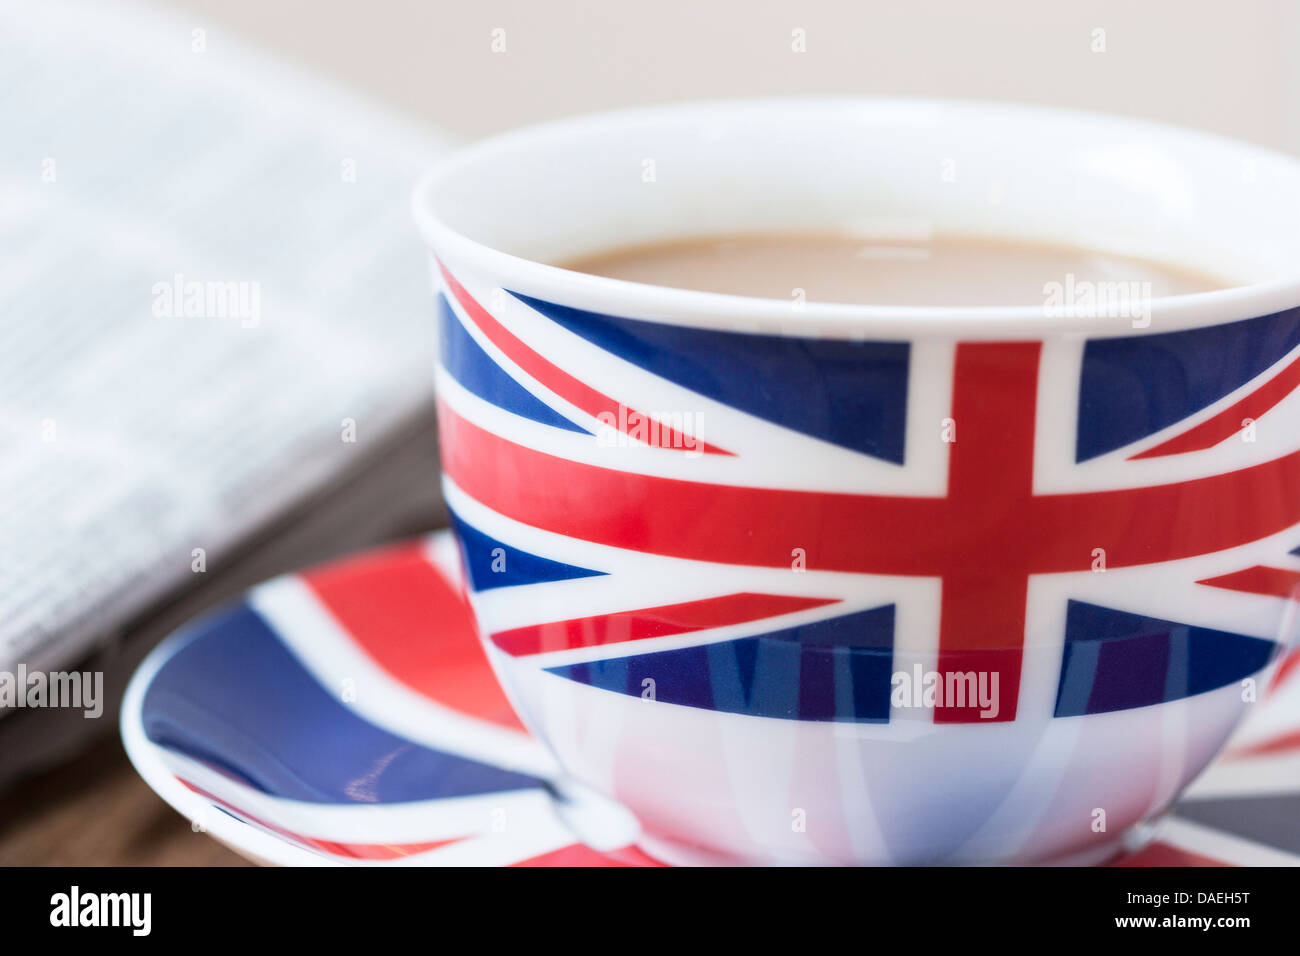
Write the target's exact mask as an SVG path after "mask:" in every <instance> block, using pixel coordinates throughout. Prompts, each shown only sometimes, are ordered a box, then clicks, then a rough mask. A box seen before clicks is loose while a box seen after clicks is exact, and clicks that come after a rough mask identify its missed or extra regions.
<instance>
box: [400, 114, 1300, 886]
mask: <svg viewBox="0 0 1300 956" xmlns="http://www.w3.org/2000/svg"><path fill="white" fill-rule="evenodd" d="M415 210H416V216H417V219H418V222H419V224H420V227H421V229H422V231H423V234H424V236H425V239H426V241H427V242H428V245H429V248H430V250H431V252H432V255H433V257H434V271H435V276H436V277H437V283H438V286H439V289H440V294H441V297H442V299H443V303H442V305H441V310H440V315H439V322H440V330H441V342H442V352H441V359H440V367H439V369H438V388H439V396H440V428H441V445H442V455H443V466H444V479H443V482H444V488H445V492H446V498H447V502H448V504H449V506H450V508H451V509H452V511H453V513H454V515H455V519H456V521H455V523H456V526H457V530H458V532H459V535H460V540H461V543H462V548H463V552H464V555H465V560H466V566H467V570H468V581H469V585H470V592H471V594H470V597H471V602H472V605H473V608H474V612H475V614H476V615H477V619H478V623H479V627H480V629H481V632H482V634H483V638H484V643H485V646H486V648H487V650H488V654H489V656H490V658H491V660H492V663H493V666H494V667H495V669H496V672H497V674H498V675H499V676H500V678H501V681H502V683H503V684H504V685H505V687H506V689H507V691H508V693H509V694H510V697H511V699H512V700H513V702H514V703H515V705H516V706H517V708H518V710H519V712H520V714H521V716H522V717H523V719H524V720H525V721H526V722H527V723H528V725H529V726H530V727H531V728H532V729H533V730H535V731H536V732H537V733H538V734H539V735H540V736H541V737H542V738H543V739H544V740H546V741H547V742H548V743H549V745H550V746H551V747H552V748H553V749H554V751H555V753H556V754H557V755H558V757H559V759H560V761H561V762H562V763H563V765H564V766H565V767H566V768H567V769H568V770H569V771H570V772H571V773H572V774H573V775H574V776H575V777H576V778H577V779H579V780H581V781H582V782H584V783H586V784H588V785H590V786H592V787H594V788H595V789H597V790H599V791H601V792H604V793H606V794H608V795H610V796H612V797H614V798H616V799H618V800H619V801H622V802H623V803H625V804H626V805H627V806H628V807H630V808H631V809H632V810H633V811H634V812H635V813H636V815H637V816H638V818H639V819H640V820H641V823H642V825H643V827H644V828H645V831H646V835H647V845H648V847H649V848H650V849H651V850H652V852H655V853H659V854H661V855H662V856H665V857H668V858H670V859H672V860H674V861H688V860H738V861H793V862H832V863H908V864H914V863H945V862H987V861H1010V862H1037V861H1064V860H1079V861H1086V860H1099V859H1103V858H1105V857H1106V856H1107V855H1108V854H1110V853H1113V852H1115V849H1116V848H1117V846H1118V845H1119V842H1120V840H1121V838H1122V836H1123V835H1124V833H1125V831H1127V830H1129V828H1131V827H1132V826H1134V825H1135V824H1137V823H1139V822H1140V821H1143V820H1145V819H1147V818H1150V817H1152V816H1153V815H1155V814H1158V813H1159V812H1160V811H1161V810H1162V809H1163V808H1165V807H1166V806H1167V805H1168V804H1169V803H1170V801H1171V800H1173V799H1174V797H1175V796H1176V795H1177V794H1178V793H1179V791H1180V790H1181V789H1182V788H1183V787H1184V786H1185V785H1186V784H1187V783H1188V782H1189V781H1190V780H1191V778H1192V777H1194V776H1195V775H1196V774H1197V773H1198V772H1199V771H1200V770H1201V769H1202V768H1203V767H1204V766H1205V765H1206V764H1207V763H1208V762H1209V761H1210V759H1211V758H1212V757H1213V756H1214V755H1215V753H1216V752H1217V751H1218V750H1219V748H1220V747H1221V746H1222V744H1223V742H1224V741H1225V739H1226V738H1227V736H1228V734H1229V732H1230V731H1231V730H1232V728H1233V726H1234V725H1235V723H1236V722H1237V720H1238V719H1239V717H1240V716H1241V715H1242V714H1243V712H1244V711H1245V710H1246V709H1247V708H1248V707H1249V706H1250V702H1251V701H1252V700H1253V699H1254V697H1255V696H1256V695H1257V693H1258V690H1259V688H1257V687H1256V684H1255V682H1256V681H1259V680H1260V679H1261V675H1262V674H1263V672H1264V669H1265V668H1266V667H1267V666H1268V665H1269V663H1270V662H1271V661H1272V660H1273V659H1274V658H1275V656H1276V652H1277V650H1278V648H1279V647H1280V646H1281V645H1283V644H1285V643H1287V642H1289V641H1290V639H1291V634H1290V629H1291V622H1292V617H1293V613H1292V612H1293V609H1294V602H1293V601H1292V591H1293V588H1294V587H1295V585H1296V583H1297V582H1298V581H1300V560H1297V558H1296V557H1295V556H1294V555H1293V554H1292V551H1293V549H1297V548H1298V547H1300V526H1298V525H1300V396H1297V395H1296V394H1294V391H1293V390H1294V387H1295V385H1296V384H1297V383H1300V229H1298V228H1297V227H1296V223H1297V222H1300V164H1297V163H1296V162H1295V161H1293V160H1291V159H1289V158H1286V157H1283V156H1280V155H1277V154H1273V153H1269V152H1267V151H1264V150H1261V149H1257V148H1254V147H1250V146H1246V145H1243V144H1239V143H1234V142H1230V141H1226V140H1223V139H1219V138H1216V137H1212V136H1209V135H1204V134H1200V133H1195V132H1191V131H1186V130H1180V129H1173V128H1168V127H1163V126H1157V125H1153V124H1148V123H1144V122H1139V121H1134V120H1128V119H1119V118H1112V117H1104V116H1096V115H1089V114H1081V113H1073V112H1062V111H1050V110H1042V109H1034V108H1025V107H1012V106H1002V105H995V104H976V103H955V102H954V103H945V102H930V101H898V100H852V99H849V100H838V99H824V100H774V101H752V102H743V101H742V102H729V103H728V102H722V103H707V104H697V105H683V106H671V107H664V108H656V109H647V110H638V111H631V112H622V113H614V114H610V115H605V116H597V117H591V118H580V119H574V120H569V121H564V122H560V123H555V124H550V125H546V126H542V127H538V128H535V129H530V130H525V131H522V132H518V133H513V134H509V135H506V136H502V137H499V138H496V139H493V140H490V141H488V142H484V143H482V144H479V145H476V146H474V147H472V148H470V149H468V150H465V151H464V152H462V153H460V154H459V155H457V156H456V157H454V158H452V159H450V160H449V161H447V162H446V163H444V164H443V165H441V166H439V167H438V168H437V169H436V170H434V171H433V172H432V173H431V174H430V176H429V177H428V178H427V179H426V180H425V181H424V182H423V183H422V184H421V186H420V187H419V189H418V192H417V195H416V198H415ZM918 220H919V221H923V222H925V223H927V224H929V226H930V227H931V228H932V229H933V230H934V232H936V233H939V234H947V233H952V234H961V235H967V236H971V235H973V236H989V237H996V238H1014V239H1021V240H1043V241H1050V242H1053V243H1071V244H1077V245H1083V246H1090V247H1096V248H1101V249H1106V250H1109V251H1112V252H1117V253H1122V254H1127V255H1134V256H1140V257H1147V258H1152V259H1157V260H1164V261H1169V262H1172V263H1177V264H1179V265H1181V266H1184V267H1188V268H1192V269H1200V270H1203V271H1205V272H1208V273H1211V274H1213V275H1217V276H1220V277H1224V278H1225V279H1226V280H1227V281H1228V282H1230V283H1231V284H1233V287H1232V288H1230V289H1228V290H1226V291H1218V292H1209V293H1204V294H1196V295H1187V296H1177V297H1171V298H1165V299H1155V300H1152V301H1146V300H1143V299H1141V298H1140V297H1139V298H1137V299H1134V300H1131V301H1130V300H1124V301H1122V302H1121V301H1120V299H1117V298H1115V297H1114V296H1113V295H1112V296H1110V297H1107V295H1105V294H1104V293H1106V292H1107V290H1089V291H1090V292H1099V293H1102V294H1099V295H1097V296H1093V297H1091V298H1089V299H1088V302H1086V303H1085V302H1081V301H1067V302H1064V303H1063V302H1061V301H1059V296H1056V300H1053V294H1052V293H1049V291H1048V290H1047V288H1046V287H1045V290H1044V292H1045V295H1044V301H1043V302H1026V303H1024V305H1023V306H1019V307H1015V308H987V307H986V308H905V307H873V306H870V305H862V306H853V305H830V304H820V303H816V302H802V301H801V300H800V298H799V296H798V295H797V294H794V295H792V299H791V300H790V301H778V300H765V299H757V298H744V297H739V296H725V295H714V294H707V293H701V292H692V291H682V290H675V289H668V288H660V287H654V286H647V285H640V284H634V283H629V282H622V281H617V280H612V279H607V278H598V277H594V276H590V275H583V274H578V273H575V272H571V271H566V270H564V269H561V268H557V267H555V266H554V265H549V264H546V263H553V262H557V261H564V260H566V259H568V258H570V257H574V256H578V255H582V254H586V253H591V252H595V251H599V250H603V249H607V248H610V247H613V246H625V245H631V244H635V243H641V242H650V241H655V240H661V239H670V238H678V237H687V236H692V235H706V234H718V233H739V232H750V231H772V230H808V229H817V230H826V229H846V230H853V229H859V230H864V229H865V230H877V231H878V230H879V228H880V227H881V224H882V223H889V222H899V221H904V222H916V221H918ZM1060 278H1061V279H1062V282H1063V287H1064V284H1068V282H1069V281H1070V280H1069V277H1060ZM1058 291H1059V290H1058ZM1109 291H1111V292H1113V291H1115V290H1109ZM1121 298H1122V297H1121ZM1099 302H1100V303H1103V306H1102V307H1098V303H1099ZM1125 303H1127V305H1125Z"/></svg>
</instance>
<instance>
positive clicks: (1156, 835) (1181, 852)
mask: <svg viewBox="0 0 1300 956" xmlns="http://www.w3.org/2000/svg"><path fill="white" fill-rule="evenodd" d="M460 568H461V564H460V558H459V555H458V551H457V547H456V544H455V541H454V539H453V538H452V537H451V535H450V534H449V533H447V532H440V533H437V534H434V535H431V536H429V537H427V538H425V539H422V540H420V541H415V542H409V543H405V544H400V545H396V546H393V547H390V548H386V549H383V550H379V551H374V552H369V553H366V554H362V555H359V556H357V557H353V558H349V559H346V560H343V561H340V562H336V563H332V564H328V565H325V566H322V567H319V568H314V569H311V570H308V571H305V572H303V573H300V574H295V575H287V576H285V577H281V578H276V579H274V580H272V581H268V582H267V583H265V584H262V585H260V586H258V587H256V588H254V589H253V590H251V591H250V592H249V593H248V594H247V595H245V597H244V598H243V600H242V601H240V602H238V603H237V604H234V605H232V606H229V607H227V608H225V609H223V610H221V611H218V612H216V613H213V614H211V615H209V616H207V617H205V618H204V619H202V620H200V621H198V622H196V623H194V624H192V625H190V626H189V627H187V628H185V629H183V630H182V631H180V632H178V633H177V634H175V635H173V636H172V637H171V638H169V639H168V640H167V641H165V642H164V643H163V644H161V645H160V646H159V647H158V648H157V649H156V650H155V651H154V652H153V653H152V654H151V655H150V656H149V657H148V658H147V659H146V660H145V662H144V663H143V664H142V665H141V666H140V669H139V671H138V672H137V673H136V675H135V677H134V678H133V679H132V681H131V685H130V687H129V688H128V690H127V693H126V697H125V700H124V702H123V707H122V728H121V729H122V738H123V741H124V743H125V746H126V751H127V754H128V755H129V756H130V758H131V762H132V763H133V764H134V765H135V768H136V770H137V771H138V772H139V773H140V775H141V776H142V777H143V778H144V780H145V782H146V783H148V784H149V786H150V787H152V788H153V789H154V790H155V791H156V792H157V793H158V794H159V796H161V797H162V798H163V799H164V800H166V801H167V802H168V803H169V804H171V806H172V807H174V808H175V809H176V810H177V811H179V812H180V813H181V814H182V815H184V816H185V817H187V818H189V819H190V820H191V821H193V823H194V824H195V826H196V828H201V829H203V830H205V831H206V832H207V833H208V834H210V835H211V836H213V837H215V838H216V839H218V840H220V841H221V842H223V843H225V844H226V845H228V846H229V847H231V848H232V849H234V850H235V851H236V852H238V853H240V854H242V855H244V856H246V857H248V858H249V859H251V860H254V861H256V862H259V863H265V864H279V865H331V864H333V865H420V866H440V865H451V866H464V865H475V866H654V865H659V864H658V861H656V860H655V859H654V858H653V857H652V856H650V855H649V854H647V853H646V852H645V851H643V850H641V849H639V848H638V843H639V841H640V837H641V833H640V828H639V826H638V824H637V822H636V820H635V819H634V818H633V817H632V815H631V814H630V813H628V812H627V811H626V810H625V809H623V808H622V807H620V806H618V805H616V804H614V803H612V802H610V801H608V800H606V799H604V798H602V797H599V796H597V795H595V794H592V793H590V792H589V791H587V790H586V789H585V788H583V787H581V786H579V785H578V784H576V783H574V782H573V781H571V780H568V779H566V778H565V776H564V775H563V773H562V772H561V771H560V769H559V767H558V766H557V765H556V763H555V761H554V759H553V758H552V756H551V754H550V752H549V751H548V750H546V749H545V748H544V747H543V746H542V745H541V743H539V742H538V741H537V740H536V739H535V738H534V737H533V736H532V735H531V734H530V733H529V732H528V731H527V730H526V729H525V728H524V726H523V725H522V724H521V723H520V722H519V720H518V718H517V717H516V716H515V713H514V711H513V710H512V709H511V707H510V704H509V702H508V701H507V699H506V697H505V695H504V694H503V692H502V691H501V689H500V687H499V685H498V683H497V680H496V677H495V675H494V674H493V673H492V670H491V667H490V665H489V664H488V661H487V658H486V657H485V655H484V653H483V650H482V648H481V647H480V645H479V642H478V639H477V637H476V636H475V633H474V622H473V619H472V616H471V612H470V610H469V608H468V605H467V604H466V603H465V600H464V596H463V595H464V590H463V586H462V580H461V570H460ZM1116 862H1117V863H1118V864H1119V865H1128V866H1233V865H1238V866H1240V865H1284V866H1288V865H1289V866H1293V865H1300V652H1292V654H1291V656H1290V657H1289V658H1288V659H1287V660H1286V661H1284V662H1283V664H1282V666H1281V667H1280V668H1279V669H1278V671H1277V673H1276V676H1275V678H1274V680H1273V683H1272V685H1271V686H1270V688H1269V691H1268V693H1267V695H1266V697H1265V700H1264V701H1262V702H1261V703H1260V704H1259V705H1257V709H1256V710H1255V712H1254V713H1253V714H1252V715H1251V716H1250V718H1249V719H1248V720H1247V721H1246V723H1245V725H1244V726H1243V727H1242V728H1241V729H1240V730H1239V731H1238V733H1237V735H1236V736H1235V737H1234V738H1233V742H1232V743H1231V744H1230V746H1229V747H1228V749H1227V751H1226V752H1225V753H1224V754H1223V755H1222V756H1221V757H1220V758H1219V760H1218V761H1217V762H1216V763H1215V764H1214V765H1212V766H1211V768H1210V769H1209V770H1208V771H1207V772H1206V773H1205V774H1204V775H1202V777H1201V778H1200V779H1199V780H1198V781H1197V782H1196V783H1195V784H1193V786H1192V788H1191V789H1190V791H1189V792H1188V793H1187V794H1185V795H1184V797H1183V799H1182V801H1181V802H1180V803H1179V804H1178V805H1177V806H1176V807H1175V808H1174V810H1173V812H1172V813H1171V814H1169V815H1168V816H1166V817H1165V818H1163V819H1162V820H1161V821H1160V822H1158V823H1157V824H1155V826H1154V832H1153V834H1152V835H1150V837H1149V838H1148V839H1146V840H1145V841H1144V842H1143V843H1142V846H1141V849H1138V850H1135V851H1134V852H1132V853H1130V854H1129V855H1128V856H1126V857H1124V858H1122V859H1120V860H1118V861H1116Z"/></svg>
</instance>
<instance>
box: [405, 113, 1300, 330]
mask: <svg viewBox="0 0 1300 956" xmlns="http://www.w3.org/2000/svg"><path fill="white" fill-rule="evenodd" d="M801 106H807V107H814V108H826V107H828V106H837V107H842V108H844V109H846V110H847V109H859V110H863V109H871V108H873V107H874V108H882V109H892V110H897V109H900V108H906V107H909V106H911V107H914V108H916V109H917V110H918V111H920V110H931V111H933V110H940V111H941V110H959V111H965V112H967V113H968V114H970V113H977V112H979V111H987V112H988V113H989V114H990V115H995V114H1001V115H1003V116H1006V115H1008V114H1012V115H1016V116H1017V117H1019V118H1023V119H1024V120H1025V121H1026V122H1027V123H1030V122H1033V121H1035V120H1036V119H1038V120H1045V121H1058V122H1059V121H1061V120H1066V119H1069V118H1071V117H1073V118H1076V119H1078V120H1081V121H1088V122H1093V123H1098V122H1104V123H1107V124H1111V125H1113V126H1114V127H1115V128H1116V129H1117V131H1127V132H1129V133H1137V134H1141V135H1145V136H1148V137H1151V138H1154V139H1159V140H1160V141H1161V142H1162V143H1163V144H1165V145H1168V146H1170V147H1177V146H1179V145H1180V144H1181V146H1182V148H1183V149H1194V148H1196V147H1197V146H1198V145H1200V146H1205V145H1212V146H1217V147H1218V148H1225V147H1228V148H1231V149H1233V150H1236V151H1237V152H1239V153H1240V154H1241V155H1242V156H1243V158H1253V159H1258V160H1262V161H1265V162H1268V163H1272V164H1280V165H1283V166H1290V167H1292V168H1293V169H1294V171H1295V173H1296V176H1297V179H1298V180H1300V160H1297V159H1296V158H1294V157H1292V156H1290V155H1288V154H1286V153H1282V152H1278V151H1276V150H1270V149H1267V148H1265V147H1262V146H1256V145H1253V144H1250V143H1246V142H1242V141H1238V140H1235V139H1232V138H1230V137H1225V136H1219V135H1217V134H1213V133H1207V132H1203V131H1200V130H1196V129H1191V128H1187V127H1182V126H1176V125H1172V124H1166V123H1157V122H1153V121H1150V120H1142V119H1135V118H1131V117H1125V116H1118V115H1114V114H1108V113H1100V112H1093V111H1085V110H1073V109H1062V108H1056V107H1041V106H1028V105H1022V104H1013V103H1002V102H996V101H981V100H959V99H926V98H908V97H836V96H829V97H769V98H761V99H752V98H750V99H746V98H742V99H730V100H726V99H723V100H705V101H694V102H684V103H680V104H670V105H665V106H650V107H638V108H632V109H624V110H615V111H609V112H601V113H591V114H585V115H581V116H575V117H570V118H566V119H561V120H555V121H551V122H546V123H540V124H536V125H531V126H526V127H523V128H520V129H517V130H513V131H510V132H506V133H502V134H499V135H496V136H492V137H489V138H487V139H484V140H481V141H479V142H476V143H473V144H471V145H469V146H466V147H464V148H462V149H460V150H457V151H456V152H455V153H453V154H452V155H451V156H450V157H448V158H447V159H445V160H443V161H442V162H440V163H437V164H436V165H435V166H434V167H433V168H432V169H430V170H429V171H428V172H427V173H425V174H424V176H423V177H422V178H421V179H420V181H419V183H418V184H417V186H416V188H415V192H414V194H413V196H412V211H413V214H414V217H415V221H416V225H417V227H418V228H419V230H420V233H421V235H422V236H423V238H424V240H425V242H426V243H427V244H428V245H429V247H430V248H431V249H432V250H435V251H436V252H437V254H439V255H446V256H447V257H449V258H450V259H452V260H453V261H454V262H455V263H456V264H458V265H459V264H467V265H469V266H470V267H471V268H474V269H477V270H481V271H482V272H483V273H485V274H487V275H491V276H502V277H505V276H509V277H510V282H511V283H512V285H513V287H514V289H515V290H516V291H520V292H524V293H526V294H528V295H532V296H535V297H537V298H540V299H545V300H547V301H554V302H558V303H562V304H565V305H573V306H577V307H580V308H584V309H589V310H591V311H595V312H606V313H610V314H613V315H620V316H628V317H636V318H643V319H650V320H654V321H661V322H665V323H668V324H674V325H683V326H688V327H692V328H714V329H723V330H738V331H746V332H760V333H762V332H766V333H771V334H779V335H791V334H798V335H804V336H826V337H837V338H839V337H844V338H856V339H862V338H872V337H875V338H886V339H894V338H916V337H918V336H946V337H959V338H962V339H999V338H1001V339H1043V338H1044V337H1048V336H1052V335H1059V334H1074V335H1083V334H1093V335H1099V336H1103V337H1107V338H1110V337H1117V336H1123V335H1143V334H1151V333H1153V332H1157V331H1177V330H1181V329H1187V328H1195V327H1198V326H1206V325H1216V324H1220V323H1223V322H1230V321H1234V320H1238V319H1246V318H1253V317H1255V316H1262V315H1269V314H1271V313H1275V312H1280V311H1283V310H1285V309H1288V308H1294V307H1296V306H1300V261H1298V262H1297V266H1296V270H1295V272H1294V273H1293V274H1290V275H1284V276H1281V277H1279V278H1275V279H1268V280H1265V281H1260V282H1253V283H1249V284H1244V285H1238V286H1232V287H1229V288H1226V289H1217V290H1214V291H1209V292H1196V293H1188V294H1183V295H1173V296H1160V297H1157V298H1153V299H1152V300H1151V302H1150V316H1151V322H1150V324H1149V325H1148V326H1144V327H1141V328H1134V327H1132V326H1131V325H1130V324H1128V323H1126V322H1117V321H1116V319H1115V318H1114V317H1112V316H1107V315H1104V314H1088V313H1086V312H1083V313H1082V314H1075V315H1071V316H1067V317H1049V316H1045V315H1044V312H1043V306H1042V305H1024V306H894V305H888V306H886V305H855V304H847V303H832V302H818V301H811V300H810V301H808V302H806V303H803V305H802V307H801V309H800V311H799V313H798V315H797V316H792V315H791V308H790V302H789V301H788V300H784V299H769V298H759V297H752V296H741V295H729V294H721V293H713V292H699V291H695V290H689V289H676V288H672V287H669V286H659V285H651V284H647V283H641V282H630V281H627V280H623V279H611V278H607V277H604V276H595V275H590V274H588V273H583V272H576V271H573V270H570V269H565V268H563V267H561V266H555V265H548V264H546V263H542V262H537V261H535V260H532V259H527V258H523V257H520V256H516V255H511V254H510V253H507V252H503V251H501V250H499V249H494V248H492V247H491V246H489V245H485V244H483V243H481V242H478V241H476V240H474V239H471V238H469V237H468V236H466V235H465V234H464V233H462V232H460V231H458V230H456V229H454V228H452V227H451V226H450V225H448V224H447V223H446V222H445V221H444V220H443V219H442V217H441V216H440V215H439V212H438V209H437V204H436V201H435V197H436V194H437V191H438V189H439V187H440V186H442V185H443V184H444V183H445V182H446V181H447V180H448V179H450V178H451V177H453V176H454V175H456V174H457V173H459V172H461V171H462V170H463V169H465V168H466V167H469V166H472V165H473V164H475V163H476V162H479V161H480V160H482V159H483V158H486V157H489V156H492V155H494V154H497V153H501V152H509V153H510V154H512V155H513V156H514V157H516V158H518V159H524V158H525V157H526V153H527V151H528V150H529V149H530V148H531V147H533V146H535V145H537V144H540V143H544V142H549V141H553V140H555V139H561V138H564V137H567V136H570V135H572V134H575V133H579V132H582V133H589V132H590V131H591V130H592V129H593V128H595V127H599V126H605V127H607V128H610V129H617V128H619V127H620V126H625V125H629V124H640V123H644V122H646V121H652V120H655V119H664V120H668V119H683V118H690V117H691V116H692V115H693V114H695V115H699V116H700V117H703V116H705V115H707V114H709V113H713V112H720V113H723V114H725V113H726V112H727V111H734V110H738V109H739V110H747V111H758V110H764V109H773V110H776V109H780V110H789V109H791V108H792V107H795V108H798V107H801ZM1296 213H1297V228H1298V229H1300V209H1297V210H1296Z"/></svg>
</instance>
